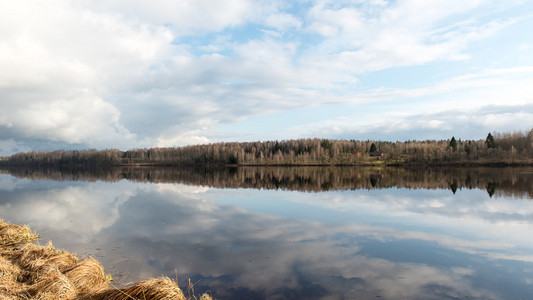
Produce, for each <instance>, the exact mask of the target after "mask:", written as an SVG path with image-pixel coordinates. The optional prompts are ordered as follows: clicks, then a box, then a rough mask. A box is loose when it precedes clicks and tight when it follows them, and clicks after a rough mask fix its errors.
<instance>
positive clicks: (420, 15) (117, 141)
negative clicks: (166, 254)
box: [0, 0, 533, 155]
mask: <svg viewBox="0 0 533 300" xmlns="http://www.w3.org/2000/svg"><path fill="white" fill-rule="evenodd" d="M531 28H533V5H532V3H531V2H530V1H522V0H511V1H505V2H502V1H494V0H474V1H459V0H450V1H427V0H399V1H385V0H359V1H327V0H314V1H290V2H286V1H252V0H231V1H224V2H220V1H212V0H202V1H198V0H197V1H188V0H179V1H164V0H156V1H149V2H147V1H121V0H115V1H103V0H95V1H88V0H86V1H76V2H72V1H67V0H51V1H46V2H42V1H32V0H20V1H2V2H0V155H9V154H13V153H15V152H18V151H28V150H53V149H60V148H81V149H83V148H98V149H102V148H119V149H128V148H134V147H153V146H182V145H187V144H197V143H209V142H218V141H247V140H254V141H255V140H268V139H291V138H301V137H323V138H346V139H367V138H370V139H372V138H375V139H384V140H393V141H394V140H404V139H426V138H432V139H433V138H435V139H440V138H449V137H450V135H455V136H456V137H459V138H463V139H478V138H484V137H485V136H486V134H487V132H489V131H513V130H528V129H531V128H532V127H533V109H532V105H533V96H531V95H533V93H532V92H533V54H532V53H533V52H532V50H533V37H532V36H531V34H530V31H531V30H530V29H531Z"/></svg>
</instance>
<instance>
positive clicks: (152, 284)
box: [85, 277, 187, 300]
mask: <svg viewBox="0 0 533 300" xmlns="http://www.w3.org/2000/svg"><path fill="white" fill-rule="evenodd" d="M85 299H109V300H130V299H160V300H171V299H175V300H186V299H187V298H185V295H183V292H182V291H181V289H180V288H179V287H178V285H176V283H175V282H174V281H173V280H172V279H169V278H168V277H162V278H157V279H150V280H146V281H141V282H138V283H135V284H132V285H130V286H129V287H125V288H122V289H109V290H105V291H102V292H100V293H97V294H94V295H91V296H88V297H86V298H85Z"/></svg>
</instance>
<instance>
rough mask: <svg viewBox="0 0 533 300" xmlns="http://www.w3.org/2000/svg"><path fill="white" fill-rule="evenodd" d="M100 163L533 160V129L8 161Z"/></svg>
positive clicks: (29, 156) (28, 156) (23, 156)
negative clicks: (466, 136)
mask: <svg viewBox="0 0 533 300" xmlns="http://www.w3.org/2000/svg"><path fill="white" fill-rule="evenodd" d="M5 162H7V163H10V164H37V165H72V166H84V167H102V166H111V165H175V164H184V165H375V164H392V165H394V164H532V163H533V129H532V130H530V131H529V132H522V131H516V132H513V133H495V134H492V133H489V134H488V135H487V138H486V139H485V140H461V139H455V137H451V138H450V139H449V140H427V141H405V142H387V141H370V140H368V141H356V140H328V139H298V140H284V141H266V142H244V143H214V144H207V145H195V146H186V147H174V148H146V149H133V150H129V151H120V150H116V149H108V150H101V151H97V150H85V151H77V150H76V151H63V150H59V151H53V152H27V153H18V154H15V155H13V156H11V157H9V158H7V160H4V163H5Z"/></svg>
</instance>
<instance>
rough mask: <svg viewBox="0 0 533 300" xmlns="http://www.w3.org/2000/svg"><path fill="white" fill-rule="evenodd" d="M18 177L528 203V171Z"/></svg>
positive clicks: (186, 171) (179, 171)
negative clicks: (473, 194)
mask: <svg viewBox="0 0 533 300" xmlns="http://www.w3.org/2000/svg"><path fill="white" fill-rule="evenodd" d="M1 171H2V172H3V173H7V174H11V175H13V176H15V177H19V178H28V179H52V180H84V181H97V180H102V181H119V180H124V179H126V180H130V181H136V182H153V183H182V184H187V185H200V186H208V187H215V188H252V189H269V190H270V189H280V190H294V191H305V192H322V191H330V190H355V189H380V188H409V189H449V190H450V191H451V192H453V193H456V191H457V190H461V189H482V190H486V191H487V193H488V194H489V195H490V196H491V197H492V196H494V195H496V196H498V195H505V196H515V197H528V198H533V168H530V167H529V168H528V167H521V168H517V167H513V168H511V167H508V168H488V167H479V168H423V169H422V168H415V169H407V168H389V167H387V168H370V167H360V168H356V167H207V168H206V167H187V168H176V167H137V168H135V167H115V168H113V167H110V168H98V169H88V168H69V167H65V168H42V167H41V168H36V167H35V168H28V167H24V168H21V167H13V166H11V167H4V168H3V169H2V170H1Z"/></svg>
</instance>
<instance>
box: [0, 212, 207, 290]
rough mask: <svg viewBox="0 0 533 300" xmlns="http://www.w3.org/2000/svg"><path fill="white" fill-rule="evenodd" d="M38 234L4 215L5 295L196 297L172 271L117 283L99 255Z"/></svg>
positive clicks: (1, 271)
mask: <svg viewBox="0 0 533 300" xmlns="http://www.w3.org/2000/svg"><path fill="white" fill-rule="evenodd" d="M37 238H38V236H37V234H35V233H34V232H32V231H31V229H30V228H29V227H28V226H21V225H13V224H9V223H5V222H4V221H3V220H1V219H0V299H42V300H47V299H76V300H77V299H79V300H89V299H95V300H98V299H115V300H122V299H124V300H126V299H130V300H131V299H139V300H145V299H146V300H149V299H165V300H166V299H168V300H170V299H178V300H180V299H183V300H185V299H191V298H193V299H196V297H195V296H194V295H190V293H189V292H190V291H191V290H190V289H188V290H187V291H186V293H187V294H188V295H189V296H188V297H187V296H185V294H184V292H183V291H182V290H181V289H180V288H179V287H178V285H177V284H176V282H174V281H173V280H171V279H169V278H168V277H161V278H157V279H155V278H154V279H149V280H146V281H141V282H137V283H131V284H128V285H127V286H125V287H121V288H118V287H115V286H113V284H112V283H111V281H112V279H111V276H109V275H106V274H105V272H104V269H103V267H102V266H101V265H100V263H99V262H98V261H97V260H95V259H94V258H86V259H80V258H79V257H77V256H76V255H74V254H72V253H69V252H67V251H64V250H60V249H56V248H54V246H53V245H52V243H51V242H50V243H48V244H47V245H46V246H40V245H38V244H37V243H36V242H35V241H36V240H37ZM190 287H191V286H190ZM209 299H212V297H211V296H209V295H207V294H204V295H202V296H201V297H200V300H209Z"/></svg>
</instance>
